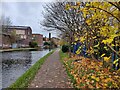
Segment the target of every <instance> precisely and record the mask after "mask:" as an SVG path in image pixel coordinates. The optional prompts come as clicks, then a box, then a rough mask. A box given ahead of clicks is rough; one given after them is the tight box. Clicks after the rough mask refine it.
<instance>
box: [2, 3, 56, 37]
mask: <svg viewBox="0 0 120 90" xmlns="http://www.w3.org/2000/svg"><path fill="white" fill-rule="evenodd" d="M45 3H49V2H3V3H2V10H3V14H4V15H5V16H8V17H10V19H11V21H12V24H13V25H17V26H30V27H31V28H32V32H33V33H40V34H43V35H44V36H47V37H48V33H49V32H47V31H45V30H44V29H43V28H42V26H41V25H40V24H39V22H42V20H43V14H42V12H43V11H44V9H43V5H45ZM52 36H56V34H55V33H52Z"/></svg>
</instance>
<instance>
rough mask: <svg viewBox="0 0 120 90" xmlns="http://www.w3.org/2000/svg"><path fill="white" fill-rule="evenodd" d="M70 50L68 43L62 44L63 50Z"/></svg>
mask: <svg viewBox="0 0 120 90" xmlns="http://www.w3.org/2000/svg"><path fill="white" fill-rule="evenodd" d="M68 51H69V46H68V45H63V46H62V52H64V53H65V52H68Z"/></svg>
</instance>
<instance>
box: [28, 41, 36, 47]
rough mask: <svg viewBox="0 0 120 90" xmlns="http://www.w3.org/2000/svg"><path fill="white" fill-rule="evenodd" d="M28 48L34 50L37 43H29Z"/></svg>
mask: <svg viewBox="0 0 120 90" xmlns="http://www.w3.org/2000/svg"><path fill="white" fill-rule="evenodd" d="M29 46H30V47H31V48H35V47H38V43H37V42H30V43H29Z"/></svg>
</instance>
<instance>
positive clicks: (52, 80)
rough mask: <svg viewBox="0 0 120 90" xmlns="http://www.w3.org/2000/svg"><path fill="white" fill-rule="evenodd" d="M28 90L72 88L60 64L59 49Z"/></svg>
mask: <svg viewBox="0 0 120 90" xmlns="http://www.w3.org/2000/svg"><path fill="white" fill-rule="evenodd" d="M28 88H72V84H71V83H70V79H69V77H68V76H67V73H66V71H65V68H64V66H63V65H62V63H61V62H60V57H59V49H57V50H56V51H55V52H54V53H53V54H52V55H50V56H49V57H48V58H47V60H46V61H45V62H44V64H43V65H42V67H41V68H40V69H39V70H38V73H37V74H36V76H35V78H34V79H33V80H32V81H31V83H30V85H29V87H28Z"/></svg>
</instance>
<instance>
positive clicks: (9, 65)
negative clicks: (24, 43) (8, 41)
mask: <svg viewBox="0 0 120 90" xmlns="http://www.w3.org/2000/svg"><path fill="white" fill-rule="evenodd" d="M48 52H49V50H43V51H13V52H3V53H2V56H1V55H0V58H2V88H6V87H8V86H10V85H11V84H12V83H14V82H15V81H16V80H17V79H18V78H19V77H20V76H21V75H22V74H23V73H25V72H26V71H27V70H28V69H29V68H30V67H31V66H32V65H34V64H35V62H36V61H38V60H39V59H40V58H41V57H43V56H45V55H46V54H47V53H48Z"/></svg>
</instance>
